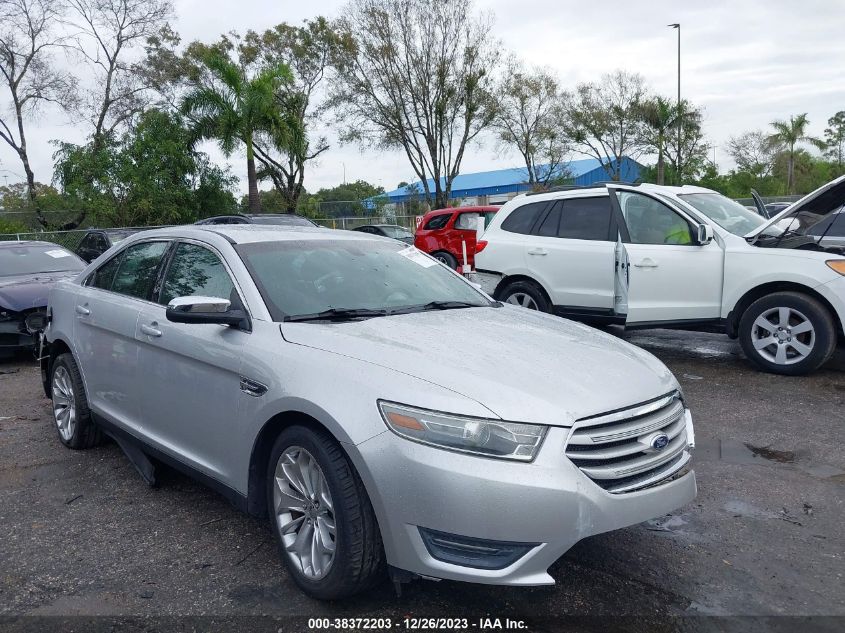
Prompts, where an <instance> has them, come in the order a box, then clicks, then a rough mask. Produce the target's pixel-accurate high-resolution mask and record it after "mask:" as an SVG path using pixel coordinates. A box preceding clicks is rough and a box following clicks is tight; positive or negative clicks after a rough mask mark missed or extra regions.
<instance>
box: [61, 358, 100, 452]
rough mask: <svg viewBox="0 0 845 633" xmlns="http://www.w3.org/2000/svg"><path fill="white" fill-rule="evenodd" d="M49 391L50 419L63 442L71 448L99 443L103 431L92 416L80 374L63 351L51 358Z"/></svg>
mask: <svg viewBox="0 0 845 633" xmlns="http://www.w3.org/2000/svg"><path fill="white" fill-rule="evenodd" d="M50 394H51V398H52V400H53V420H54V421H55V423H56V430H57V431H58V433H59V440H61V442H62V444H64V445H65V446H67V447H68V448H73V449H84V448H91V447H92V446H96V445H97V444H99V443H100V441H101V439H102V434H101V432H100V429H99V428H98V427H97V425H96V424H94V421H93V420H92V419H91V412H90V411H89V410H88V399H87V397H86V396H85V387H84V386H83V384H82V376H81V374H80V373H79V367H78V366H77V365H76V361H75V360H74V359H73V356H72V355H71V354H62V355H60V356H59V357H57V358H56V360H55V361H53V367H52V371H51V373H50Z"/></svg>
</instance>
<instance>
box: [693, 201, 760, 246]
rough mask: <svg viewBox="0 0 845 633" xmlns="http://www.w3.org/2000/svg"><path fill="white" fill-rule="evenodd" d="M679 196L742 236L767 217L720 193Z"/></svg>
mask: <svg viewBox="0 0 845 633" xmlns="http://www.w3.org/2000/svg"><path fill="white" fill-rule="evenodd" d="M678 197H679V198H680V199H681V200H683V201H684V202H686V203H687V204H689V205H691V206H692V207H693V208H694V209H697V210H698V211H699V212H701V213H703V214H704V215H706V216H707V217H708V218H710V219H711V220H713V221H714V222H715V223H716V224H718V225H719V226H721V227H722V228H723V229H725V230H726V231H730V232H731V233H733V234H734V235H739V236H740V237H742V236H743V235H745V234H746V233H749V232H751V231H753V230H754V229H756V228H757V227H758V226H760V225H761V224H763V223H764V222H765V221H766V219H765V218H764V217H762V216H760V215H759V214H757V213H755V212H754V211H751V210H750V209H746V208H745V207H744V206H742V205H741V204H740V203H739V202H735V201H733V200H731V199H730V198H726V197H725V196H723V195H722V194H720V193H684V194H679V195H678Z"/></svg>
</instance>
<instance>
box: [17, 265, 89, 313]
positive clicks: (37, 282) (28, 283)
mask: <svg viewBox="0 0 845 633" xmlns="http://www.w3.org/2000/svg"><path fill="white" fill-rule="evenodd" d="M78 274H79V271H78V270H77V271H66V272H54V273H37V274H34V275H12V276H9V277H0V308H6V309H7V310H14V311H15V312H21V311H23V310H29V309H31V308H43V307H46V306H47V295H48V294H49V293H50V289H51V288H52V287H53V286H54V285H55V284H56V282H57V281H60V280H62V279H70V278H72V277H76V276H77V275H78Z"/></svg>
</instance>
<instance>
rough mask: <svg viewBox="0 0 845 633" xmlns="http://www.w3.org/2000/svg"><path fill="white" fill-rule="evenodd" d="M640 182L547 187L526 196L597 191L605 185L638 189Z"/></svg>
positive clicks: (604, 182) (608, 182) (612, 181)
mask: <svg viewBox="0 0 845 633" xmlns="http://www.w3.org/2000/svg"><path fill="white" fill-rule="evenodd" d="M641 184H642V183H640V182H623V181H621V180H600V181H599V182H594V183H593V184H591V185H558V186H557V187H549V188H548V189H544V190H543V191H529V192H528V193H526V194H525V195H526V196H539V195H541V194H544V193H555V192H556V191H577V190H579V189H599V188H601V187H604V186H606V185H625V186H627V187H639V186H640V185H641Z"/></svg>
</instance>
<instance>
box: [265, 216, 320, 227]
mask: <svg viewBox="0 0 845 633" xmlns="http://www.w3.org/2000/svg"><path fill="white" fill-rule="evenodd" d="M251 217H252V220H253V222H255V223H256V224H275V225H277V226H310V227H313V226H314V223H313V222H312V221H311V220H308V219H307V218H303V217H301V216H298V215H293V214H289V215H274V216H270V217H264V216H261V215H253V216H251Z"/></svg>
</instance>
